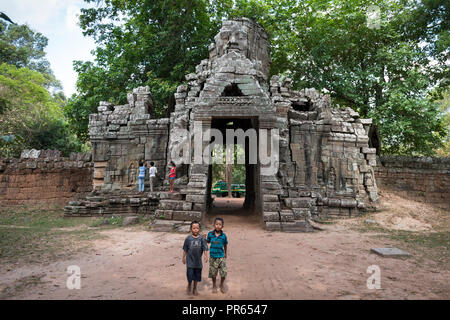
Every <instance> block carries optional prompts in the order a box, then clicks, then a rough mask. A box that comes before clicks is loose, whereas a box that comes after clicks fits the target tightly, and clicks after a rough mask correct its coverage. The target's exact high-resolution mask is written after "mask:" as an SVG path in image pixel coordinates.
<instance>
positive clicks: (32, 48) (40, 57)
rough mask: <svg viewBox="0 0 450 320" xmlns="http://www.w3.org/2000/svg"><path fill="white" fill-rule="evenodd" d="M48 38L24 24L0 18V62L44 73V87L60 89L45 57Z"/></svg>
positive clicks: (59, 84)
mask: <svg viewBox="0 0 450 320" xmlns="http://www.w3.org/2000/svg"><path fill="white" fill-rule="evenodd" d="M47 44H48V39H47V38H46V37H45V36H44V35H42V34H41V33H39V32H34V31H33V30H31V29H30V27H28V26H27V25H25V24H22V25H18V24H8V23H6V22H4V21H1V20H0V62H3V63H7V64H11V65H14V66H16V67H17V68H23V67H26V68H29V69H31V70H34V71H37V72H39V73H41V74H42V75H44V77H45V81H44V83H43V85H44V86H45V87H46V88H51V87H52V88H54V89H61V83H60V82H59V81H58V80H56V78H55V76H54V75H53V72H52V70H51V68H50V63H49V62H48V60H47V59H46V57H45V51H44V49H45V47H46V46H47Z"/></svg>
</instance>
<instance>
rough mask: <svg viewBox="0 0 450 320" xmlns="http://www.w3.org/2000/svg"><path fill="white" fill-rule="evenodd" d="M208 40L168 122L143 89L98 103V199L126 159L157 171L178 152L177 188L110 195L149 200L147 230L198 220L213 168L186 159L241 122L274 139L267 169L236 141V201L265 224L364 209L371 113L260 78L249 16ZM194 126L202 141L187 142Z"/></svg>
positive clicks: (371, 153) (117, 180) (207, 201)
mask: <svg viewBox="0 0 450 320" xmlns="http://www.w3.org/2000/svg"><path fill="white" fill-rule="evenodd" d="M214 40H215V42H214V43H213V44H211V45H210V46H209V59H205V60H202V61H201V62H200V64H199V65H197V66H196V68H195V73H191V74H188V75H186V80H187V84H183V85H180V86H179V87H178V88H177V92H176V93H175V99H176V105H175V111H174V112H172V113H171V115H170V119H158V120H154V119H151V118H152V115H151V105H152V103H151V95H150V92H148V89H145V88H138V89H136V90H135V91H133V93H132V94H131V95H130V96H129V104H128V105H125V106H112V105H109V104H105V103H103V104H101V105H100V107H99V114H96V115H91V118H90V130H91V131H90V134H91V141H92V143H93V146H94V154H93V160H94V162H95V168H96V171H95V177H94V185H95V186H96V188H97V189H98V190H99V191H100V192H101V193H102V194H103V199H106V198H108V197H109V198H111V197H114V196H112V195H113V194H114V193H117V192H119V190H122V191H123V190H125V189H126V188H131V189H132V188H133V187H130V182H129V181H130V174H129V171H130V163H136V161H138V160H139V159H145V160H148V161H150V160H153V161H155V162H157V166H159V169H160V170H161V171H163V170H165V169H166V168H165V166H166V164H167V163H168V162H169V161H171V160H172V159H174V157H175V156H180V150H182V152H181V153H182V155H183V157H182V159H183V161H181V162H180V163H177V166H178V167H179V175H178V176H177V187H178V190H179V192H177V193H175V194H168V193H166V192H165V190H167V184H168V182H167V181H164V182H163V183H162V185H161V186H160V188H159V190H160V192H158V193H157V194H156V195H151V196H150V195H149V196H148V197H144V198H143V197H139V198H136V197H135V196H133V195H131V194H130V195H129V196H128V197H129V198H127V199H128V200H127V199H125V200H124V199H123V197H122V198H120V200H114V201H116V202H117V201H119V202H120V201H121V202H122V203H123V205H122V207H127V206H128V207H132V206H131V204H132V202H133V203H134V206H135V207H139V208H142V207H145V206H149V205H150V203H152V205H151V209H149V210H147V211H146V212H148V211H151V210H154V209H155V208H156V207H157V208H156V210H154V212H155V217H156V218H157V220H156V223H155V224H154V228H155V229H157V228H158V226H167V225H173V226H175V227H176V226H177V225H181V224H183V223H186V222H189V221H191V220H194V219H195V220H201V219H202V218H203V217H204V215H205V213H206V212H207V211H208V209H209V207H210V206H211V201H212V200H211V195H210V193H211V179H212V177H211V175H212V174H211V171H212V170H211V165H210V164H209V162H208V161H207V162H206V163H205V162H200V163H198V162H196V161H195V159H194V158H195V151H196V150H194V149H195V148H196V145H197V147H198V146H199V145H200V146H201V150H205V149H206V148H207V147H208V146H209V145H210V144H211V141H212V140H211V139H209V138H208V137H209V136H208V135H209V134H210V132H211V129H216V130H218V131H220V132H223V133H225V131H226V129H234V130H238V129H241V130H243V131H245V132H250V131H251V130H253V132H256V135H257V140H258V143H259V142H261V141H265V139H267V141H268V142H269V144H270V141H275V140H276V146H277V149H278V153H277V154H276V157H275V158H273V159H275V162H276V167H275V170H273V167H272V165H273V162H274V161H272V162H271V163H270V164H265V163H263V162H262V161H260V160H261V159H260V158H259V157H260V156H261V155H260V153H258V161H257V163H250V161H249V160H250V158H251V157H252V154H251V152H249V150H250V148H251V146H249V145H248V144H247V145H245V146H244V147H245V164H246V190H247V194H246V199H245V206H246V207H247V208H249V209H250V210H252V211H255V212H256V213H257V214H259V215H260V217H261V222H262V223H263V224H264V225H265V227H266V228H267V229H269V230H282V231H310V230H311V227H310V225H309V223H308V221H309V219H314V218H318V217H321V216H329V215H338V216H349V215H354V214H357V213H358V211H360V210H364V209H365V208H367V207H370V206H371V203H372V202H373V201H376V200H377V188H376V183H375V178H374V173H373V166H375V165H376V160H375V159H376V158H375V149H372V148H369V146H368V142H369V138H368V132H369V128H370V125H371V119H360V118H359V115H358V113H357V112H355V111H353V110H352V109H350V108H344V109H338V108H333V107H332V106H331V100H330V97H329V96H328V95H321V94H319V92H318V91H316V90H315V89H303V90H300V91H295V90H292V89H291V81H290V79H288V78H284V79H280V77H278V76H272V77H271V78H270V79H269V78H268V77H269V68H270V50H269V48H270V46H269V39H268V36H267V33H266V32H265V31H264V29H263V28H262V27H261V26H259V25H258V24H257V23H255V22H253V21H251V20H249V19H246V18H239V19H235V20H231V21H224V22H223V25H222V28H221V30H220V32H219V34H218V35H217V36H216V37H215V38H214ZM249 129H251V130H249ZM196 130H197V131H196ZM198 131H200V132H201V133H202V137H206V139H202V140H198V139H196V138H195V135H194V134H193V133H194V132H198ZM185 132H190V133H191V135H186V134H184V133H185ZM262 132H267V136H263V135H262ZM273 139H275V140H273ZM258 148H260V147H259V144H258ZM271 148H274V147H273V146H272V147H271ZM271 150H275V149H271ZM258 151H259V150H258ZM271 155H272V156H273V155H274V153H272V152H271ZM269 169H272V170H269ZM114 189H116V191H114ZM131 189H130V190H131ZM104 195H106V196H104ZM149 198H151V201H150V200H149ZM132 199H134V200H132ZM136 199H138V200H136ZM104 201H107V200H104ZM114 201H113V202H114ZM81 207H82V206H81ZM111 207H113V205H112V204H111V205H109V204H106V205H104V206H103V207H102V208H103V209H102V210H103V212H111V210H112V209H110V208H111ZM116 207H117V206H116ZM70 210H71V209H70V206H69V207H68V209H67V211H66V212H67V213H68V214H70V213H71V211H70ZM93 210H94V211H95V210H97V211H98V209H93ZM108 210H109V211H108ZM130 210H131V209H130ZM135 210H137V209H135ZM88 211H89V210H88ZM94 211H92V210H91V211H90V212H92V213H93V212H94ZM125 211H126V210H125ZM131 211H132V210H131ZM86 212H87V211H86ZM127 212H128V211H127Z"/></svg>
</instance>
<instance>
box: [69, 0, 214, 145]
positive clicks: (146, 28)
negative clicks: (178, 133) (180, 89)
mask: <svg viewBox="0 0 450 320" xmlns="http://www.w3.org/2000/svg"><path fill="white" fill-rule="evenodd" d="M86 2H87V3H91V2H94V0H86ZM208 9H209V7H208V2H207V1H204V0H181V1H175V0H171V1H153V0H146V1H137V0H131V1H112V0H106V1H104V2H103V5H102V6H99V7H95V8H88V9H82V10H81V15H80V25H81V28H82V29H83V33H84V34H85V35H86V36H92V37H93V38H94V39H95V41H96V43H97V45H98V47H97V48H96V49H95V56H96V59H95V63H91V62H82V61H75V62H74V68H75V70H76V71H77V72H78V74H79V78H78V81H77V90H78V94H77V95H74V96H73V97H72V98H71V99H70V100H69V104H68V106H67V108H66V113H67V115H68V117H69V119H70V122H71V124H72V126H73V128H74V130H75V131H76V132H77V134H78V135H79V136H80V137H81V138H83V139H87V125H88V115H89V114H90V113H93V112H96V108H97V106H98V103H99V102H100V101H102V100H104V101H110V102H113V103H116V104H122V103H126V94H127V92H129V91H130V90H132V89H133V88H135V87H137V86H142V85H149V86H150V89H151V91H152V94H153V98H154V100H155V108H156V113H157V114H158V115H160V116H163V115H168V112H170V111H172V110H173V107H174V103H175V101H174V99H173V94H174V93H175V90H176V87H177V85H179V84H180V82H182V81H183V80H184V76H185V74H186V73H188V72H193V71H194V68H195V66H196V64H197V63H198V62H199V61H200V60H201V59H204V58H205V57H206V56H207V55H208V44H209V43H210V42H211V41H212V39H213V37H214V35H215V34H216V33H217V31H218V27H219V21H218V19H220V18H221V16H220V15H221V14H220V10H219V11H216V12H215V13H214V15H216V16H217V17H216V18H215V19H211V17H210V14H212V12H211V11H208Z"/></svg>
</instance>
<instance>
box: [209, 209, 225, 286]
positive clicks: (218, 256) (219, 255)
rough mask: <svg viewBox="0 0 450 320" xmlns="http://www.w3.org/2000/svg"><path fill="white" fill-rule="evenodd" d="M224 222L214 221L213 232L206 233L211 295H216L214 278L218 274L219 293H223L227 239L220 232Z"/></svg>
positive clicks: (220, 220)
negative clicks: (211, 286) (208, 246)
mask: <svg viewBox="0 0 450 320" xmlns="http://www.w3.org/2000/svg"><path fill="white" fill-rule="evenodd" d="M223 224H224V221H223V219H222V218H216V219H215V220H214V230H212V231H210V232H209V233H208V236H207V237H206V241H207V242H208V243H211V246H210V250H209V256H210V259H209V277H210V278H211V279H212V283H213V288H212V291H213V293H217V286H216V277H217V273H220V292H222V293H225V287H224V282H225V278H226V276H227V264H226V258H227V247H228V239H227V236H226V235H225V233H224V232H223V231H222V229H223Z"/></svg>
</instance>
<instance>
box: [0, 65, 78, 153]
mask: <svg viewBox="0 0 450 320" xmlns="http://www.w3.org/2000/svg"><path fill="white" fill-rule="evenodd" d="M47 80H48V79H47V78H46V77H45V75H43V74H41V73H39V72H37V71H33V70H30V69H28V68H17V67H15V66H14V65H11V64H6V63H2V64H1V65H0V93H1V94H0V109H1V110H0V135H2V136H14V137H17V138H18V139H14V140H13V141H11V143H7V142H8V141H3V143H2V147H4V148H1V149H0V152H2V156H19V155H20V152H21V150H22V149H24V148H34V149H58V150H61V151H62V152H63V154H64V155H67V154H68V153H69V152H71V151H80V150H81V148H82V146H81V144H80V143H79V142H78V141H77V140H76V138H75V137H74V136H73V135H72V134H70V132H69V131H68V125H67V123H66V121H65V120H64V116H63V113H62V108H61V107H62V104H63V103H64V102H65V101H64V100H63V99H62V98H61V96H58V95H55V96H52V95H51V94H50V93H49V91H48V90H47V89H46V88H45V85H46V83H47ZM16 142H20V143H16Z"/></svg>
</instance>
